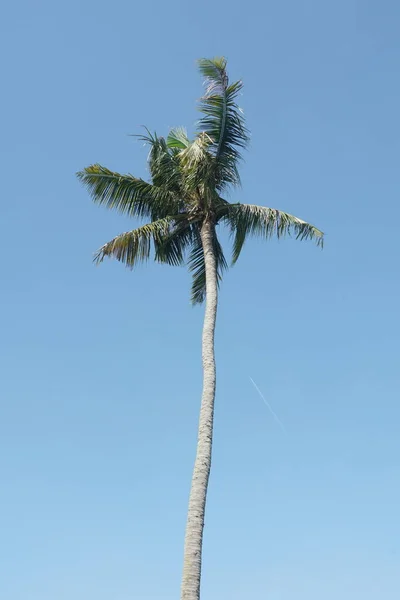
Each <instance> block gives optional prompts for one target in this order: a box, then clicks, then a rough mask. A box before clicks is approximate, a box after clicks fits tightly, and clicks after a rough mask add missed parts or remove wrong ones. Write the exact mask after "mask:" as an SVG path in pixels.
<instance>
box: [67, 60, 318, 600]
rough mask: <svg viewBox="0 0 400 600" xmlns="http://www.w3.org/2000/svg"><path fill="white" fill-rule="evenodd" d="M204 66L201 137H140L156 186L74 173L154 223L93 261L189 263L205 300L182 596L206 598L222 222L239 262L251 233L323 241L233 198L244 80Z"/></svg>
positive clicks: (219, 63) (92, 169) (96, 172)
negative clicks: (202, 589) (204, 548)
mask: <svg viewBox="0 0 400 600" xmlns="http://www.w3.org/2000/svg"><path fill="white" fill-rule="evenodd" d="M199 69H200V72H201V74H202V76H203V77H204V79H205V93H204V96H203V97H202V98H201V100H200V105H199V108H200V111H201V112H202V114H203V116H202V118H201V119H200V121H199V124H198V133H197V135H196V136H195V138H194V139H193V140H190V139H189V138H188V136H187V134H186V131H185V130H184V129H182V128H176V129H173V130H171V131H170V132H169V134H168V137H167V138H166V139H165V138H163V137H159V136H157V135H156V134H151V133H150V132H149V131H148V130H146V134H145V135H143V136H141V139H142V140H144V141H145V142H146V143H147V144H148V145H149V147H150V152H149V158H148V162H149V169H150V174H151V183H148V182H146V181H144V180H143V179H138V178H136V177H134V176H132V175H130V174H128V175H121V174H119V173H115V172H112V171H110V170H108V169H106V168H105V167H103V166H100V165H99V164H95V165H92V166H89V167H87V168H86V169H84V170H83V171H81V172H79V173H78V174H77V175H78V177H79V179H80V180H81V181H82V183H83V184H84V185H85V186H86V187H87V189H88V190H89V192H90V194H91V196H92V198H93V200H94V201H95V202H96V203H98V204H103V205H105V206H107V207H108V208H113V209H115V210H117V211H119V212H121V213H124V214H126V215H129V216H131V217H136V218H146V219H147V220H148V222H147V223H146V224H144V225H142V226H141V227H138V228H137V229H133V230H132V231H128V232H126V233H122V234H121V235H118V236H117V237H115V238H114V239H113V240H111V241H110V242H107V243H106V244H104V246H102V247H101V248H100V249H99V250H98V252H97V254H96V256H95V261H97V262H101V261H103V259H104V258H105V257H114V258H116V259H117V260H119V261H121V262H123V263H125V264H126V266H128V267H130V268H132V267H134V266H136V264H137V263H139V262H141V261H145V260H146V259H148V258H149V257H150V256H151V254H152V252H153V256H154V259H155V260H156V261H158V262H161V263H166V264H169V265H181V264H184V263H186V264H187V265H188V267H189V270H190V271H191V273H192V280H193V281H192V302H193V303H194V304H200V303H202V302H203V301H204V300H205V316H204V328H203V338H202V358H203V393H202V400H201V409H200V420H199V429H198V442H197V453H196V459H195V464H194V471H193V478H192V485H191V491H190V499H189V510H188V517H187V526H186V536H185V549H184V566H183V578H182V588H181V599H182V600H199V598H200V577H201V559H202V539H203V527H204V513H205V506H206V495H207V486H208V479H209V474H210V468H211V449H212V440H213V415H214V399H215V385H216V368H215V356H214V332H215V323H216V316H217V303H218V287H219V284H220V281H221V278H222V274H223V271H224V270H225V269H226V268H227V266H228V264H227V261H226V259H225V256H224V253H223V249H222V247H221V244H220V242H219V240H218V236H217V225H223V226H226V227H227V228H228V230H229V231H230V233H231V234H232V236H233V256H232V263H233V264H234V263H235V262H236V261H237V260H238V258H239V255H240V252H241V250H242V247H243V244H244V242H245V240H246V238H247V237H248V236H249V235H257V236H261V237H262V238H265V239H268V238H270V237H272V236H274V235H276V236H278V237H281V236H284V235H286V234H289V235H290V234H291V233H293V234H294V235H295V237H296V238H298V239H300V240H305V239H310V240H314V241H315V242H316V243H317V244H318V245H322V242H323V234H322V232H321V231H319V230H318V229H316V228H315V227H313V226H312V225H310V224H309V223H306V222H305V221H302V220H301V219H299V218H297V217H294V216H292V215H289V214H287V213H285V212H282V211H280V210H276V209H273V208H268V207H266V206H257V205H255V204H239V203H230V202H228V201H227V200H226V199H225V198H224V196H225V195H226V192H227V190H228V189H229V188H232V187H238V186H239V185H240V177H239V172H238V165H239V162H240V159H241V155H240V152H241V150H242V149H244V148H245V147H246V146H247V143H248V132H247V129H246V127H245V124H244V118H243V114H242V112H241V110H240V109H239V107H238V105H237V103H236V99H237V96H238V94H239V93H240V91H241V89H242V82H241V81H236V82H235V83H232V84H229V80H228V75H227V72H226V60H225V59H224V58H215V59H213V60H208V59H202V60H200V61H199Z"/></svg>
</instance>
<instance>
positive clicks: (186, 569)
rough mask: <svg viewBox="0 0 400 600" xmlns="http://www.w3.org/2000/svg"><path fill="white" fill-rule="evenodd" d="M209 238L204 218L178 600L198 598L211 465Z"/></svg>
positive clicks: (214, 291)
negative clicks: (194, 408)
mask: <svg viewBox="0 0 400 600" xmlns="http://www.w3.org/2000/svg"><path fill="white" fill-rule="evenodd" d="M213 237H214V225H213V223H211V222H209V221H205V222H204V224H203V227H202V230H201V241H202V244H203V251H204V260H205V268H206V308H205V315H204V326H203V347H202V356H203V395H202V399H201V409H200V420H199V432H198V440H197V453H196V460H195V464H194V469H193V478H192V487H191V490H190V499H189V511H188V518H187V524H186V535H185V552H184V563H183V577H182V588H181V600H199V598H200V578H201V553H202V544H203V528H204V513H205V508H206V498H207V486H208V478H209V476H210V468H211V450H212V437H213V420H214V399H215V383H216V371H215V355H214V332H215V321H216V317H217V304H218V285H217V263H216V258H215V252H214V243H213Z"/></svg>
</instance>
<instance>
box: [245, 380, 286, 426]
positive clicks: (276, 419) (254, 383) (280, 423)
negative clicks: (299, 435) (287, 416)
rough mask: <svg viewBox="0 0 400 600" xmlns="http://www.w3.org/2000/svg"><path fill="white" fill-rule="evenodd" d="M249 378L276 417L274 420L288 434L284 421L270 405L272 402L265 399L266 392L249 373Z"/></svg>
mask: <svg viewBox="0 0 400 600" xmlns="http://www.w3.org/2000/svg"><path fill="white" fill-rule="evenodd" d="M249 379H250V381H251V383H252V384H253V385H254V387H255V389H256V390H257V392H258V394H259V396H260V398H261V400H262V401H263V402H264V404H265V406H266V407H267V408H268V410H269V412H270V413H271V415H272V416H273V417H274V420H275V421H276V422H277V423H278V425H279V426H280V428H281V429H282V431H283V433H285V434H286V429H285V426H284V424H283V423H282V421H281V420H280V419H279V417H278V415H277V414H276V412H275V411H274V410H273V408H272V406H271V405H270V403H269V402H268V401H267V400H266V399H265V396H264V394H263V393H262V391H261V390H260V388H259V387H258V385H257V384H256V382H255V381H254V379H253V378H252V377H250V375H249Z"/></svg>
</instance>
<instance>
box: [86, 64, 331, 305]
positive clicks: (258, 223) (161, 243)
mask: <svg viewBox="0 0 400 600" xmlns="http://www.w3.org/2000/svg"><path fill="white" fill-rule="evenodd" d="M199 69H200V72H201V74H202V75H203V77H204V79H205V93H204V96H203V97H202V98H201V100H200V104H199V108H200V111H201V112H202V114H203V116H202V118H201V119H200V121H199V123H198V133H197V135H196V137H195V138H194V140H189V139H188V136H187V133H186V131H185V130H184V129H183V128H175V129H172V130H171V131H170V132H169V134H168V136H167V138H164V137H159V136H157V135H156V134H152V133H150V132H149V131H148V130H146V134H145V135H143V136H141V139H142V140H143V141H145V142H146V143H147V144H148V145H149V147H150V152H149V159H148V161H149V168H150V174H151V183H148V182H146V181H144V180H143V179H138V178H136V177H134V176H133V175H130V174H128V175H121V174H119V173H115V172H112V171H110V170H108V169H107V168H105V167H103V166H101V165H99V164H94V165H91V166H89V167H87V168H85V169H84V170H83V171H80V172H79V173H78V174H77V175H78V177H79V179H80V180H81V181H82V182H83V184H84V185H85V186H86V187H87V188H88V190H89V192H90V194H91V196H92V198H93V200H94V201H95V202H97V203H98V204H104V205H106V206H107V207H108V208H114V209H116V210H118V211H120V212H122V213H125V214H127V215H129V216H132V217H138V218H142V219H144V218H145V219H148V221H149V222H148V223H147V224H145V225H142V226H141V227H138V228H137V229H134V230H132V231H128V232H126V233H122V234H121V235H118V236H117V237H115V238H114V239H113V240H111V241H110V242H107V243H106V244H104V245H103V246H102V247H101V248H100V249H99V250H98V252H97V253H96V256H95V260H96V261H97V262H101V261H102V260H103V259H104V258H105V257H106V256H110V257H114V258H116V259H118V260H119V261H121V262H124V263H125V264H126V265H127V266H128V267H131V268H132V267H134V266H135V265H136V264H137V263H138V262H140V261H144V260H147V259H148V258H149V257H150V256H151V253H152V250H153V254H154V258H155V260H156V261H158V262H161V263H167V264H169V265H181V264H184V263H185V262H186V263H187V264H188V267H189V270H190V271H191V273H192V276H193V283H192V301H193V303H201V302H203V300H204V298H205V292H206V281H205V279H206V277H205V261H204V252H203V247H202V241H201V235H200V233H201V228H202V226H203V224H204V223H205V222H209V223H210V225H211V230H212V235H213V244H214V252H215V257H216V263H217V276H218V280H219V281H220V280H221V277H222V273H223V271H224V270H225V269H226V268H227V266H228V264H227V261H226V259H225V256H224V253H223V250H222V247H221V245H220V242H219V240H218V237H217V233H216V228H215V226H216V225H217V224H222V225H225V226H226V227H227V228H228V230H229V231H230V233H231V234H232V235H233V252H232V262H233V263H235V262H236V261H237V259H238V258H239V255H240V252H241V250H242V247H243V244H244V242H245V240H246V237H247V236H248V235H249V234H254V235H258V236H262V237H264V238H269V237H271V236H273V235H276V236H278V237H280V236H283V235H286V234H289V235H290V234H291V233H293V234H294V235H295V236H296V238H298V239H300V240H303V239H311V240H314V241H315V242H316V243H317V244H318V245H322V243H323V234H322V232H321V231H319V229H317V228H316V227H313V226H312V225H310V224H309V223H306V222H305V221H302V220H301V219H299V218H297V217H294V216H292V215H289V214H287V213H285V212H282V211H280V210H276V209H273V208H268V207H265V206H257V205H253V204H239V203H235V204H233V203H230V202H228V201H227V200H226V199H224V195H225V194H226V192H227V190H228V189H229V188H231V187H237V186H239V185H240V177H239V172H238V165H239V162H240V160H241V150H242V149H244V148H246V146H247V144H248V139H249V137H248V131H247V129H246V127H245V124H244V118H243V114H242V112H241V110H240V108H239V107H238V105H237V103H236V100H237V96H238V94H239V93H240V91H241V89H242V82H241V81H237V82H235V83H232V84H230V83H229V80H228V76H227V72H226V60H225V59H224V58H215V59H212V60H209V59H202V60H200V61H199Z"/></svg>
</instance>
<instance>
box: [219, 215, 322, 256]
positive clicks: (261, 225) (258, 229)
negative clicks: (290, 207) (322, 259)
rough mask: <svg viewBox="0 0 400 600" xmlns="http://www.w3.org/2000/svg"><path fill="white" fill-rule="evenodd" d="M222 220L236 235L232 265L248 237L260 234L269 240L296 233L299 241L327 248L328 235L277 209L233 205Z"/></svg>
mask: <svg viewBox="0 0 400 600" xmlns="http://www.w3.org/2000/svg"><path fill="white" fill-rule="evenodd" d="M221 220H222V221H224V222H225V223H227V225H228V226H229V227H230V229H231V231H232V233H233V235H234V243H233V255H232V262H233V263H235V262H236V261H237V260H238V258H239V255H240V252H241V250H242V247H243V244H244V242H245V240H246V237H247V236H248V235H249V234H251V235H258V236H262V237H265V238H270V237H272V236H276V237H278V238H279V237H282V236H285V235H291V234H293V235H294V236H295V238H296V239H298V240H312V241H315V242H316V244H317V246H323V241H324V234H323V233H322V231H320V230H319V229H317V228H316V227H314V226H313V225H310V223H307V222H306V221H303V220H302V219H299V218H298V217H295V216H293V215H289V214H288V213H285V212H283V211H281V210H276V209H275V208H268V207H266V206H257V205H255V204H231V205H228V207H227V208H225V209H224V216H222V217H221Z"/></svg>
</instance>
